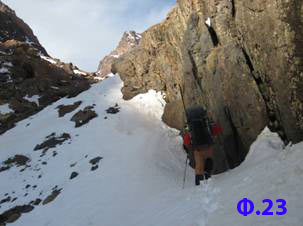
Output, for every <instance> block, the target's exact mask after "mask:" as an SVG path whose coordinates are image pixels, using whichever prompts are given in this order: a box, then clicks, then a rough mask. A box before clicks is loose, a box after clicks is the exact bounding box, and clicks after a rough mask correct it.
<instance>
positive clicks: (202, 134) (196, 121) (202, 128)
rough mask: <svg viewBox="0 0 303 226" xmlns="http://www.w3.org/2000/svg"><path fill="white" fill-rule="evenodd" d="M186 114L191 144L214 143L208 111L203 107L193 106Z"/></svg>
mask: <svg viewBox="0 0 303 226" xmlns="http://www.w3.org/2000/svg"><path fill="white" fill-rule="evenodd" d="M186 114H187V121H188V126H189V131H190V135H191V144H192V145H193V146H204V145H206V146H207V145H211V144H213V143H214V142H213V139H212V136H211V128H210V120H209V118H208V116H207V111H206V110H205V109H204V108H203V107H192V108H189V109H188V110H187V112H186Z"/></svg>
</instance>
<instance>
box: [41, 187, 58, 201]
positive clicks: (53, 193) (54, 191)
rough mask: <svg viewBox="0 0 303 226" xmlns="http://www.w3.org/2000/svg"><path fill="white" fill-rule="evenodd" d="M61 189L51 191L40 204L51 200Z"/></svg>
mask: <svg viewBox="0 0 303 226" xmlns="http://www.w3.org/2000/svg"><path fill="white" fill-rule="evenodd" d="M61 190H62V189H54V190H53V191H52V193H51V194H50V195H49V196H47V197H46V199H44V201H43V202H42V205H46V204H48V203H50V202H53V201H54V200H55V199H56V198H57V197H58V195H60V193H61Z"/></svg>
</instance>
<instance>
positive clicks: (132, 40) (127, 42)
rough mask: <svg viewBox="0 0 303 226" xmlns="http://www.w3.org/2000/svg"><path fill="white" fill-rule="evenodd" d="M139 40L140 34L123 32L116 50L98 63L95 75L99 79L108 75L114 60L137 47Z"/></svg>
mask: <svg viewBox="0 0 303 226" xmlns="http://www.w3.org/2000/svg"><path fill="white" fill-rule="evenodd" d="M141 38H142V37H141V34H139V33H137V32H135V31H129V32H124V34H123V36H122V39H121V40H120V42H119V44H118V46H117V48H116V49H114V50H113V51H112V52H111V53H110V54H109V55H107V56H105V57H104V58H103V59H102V60H101V61H100V64H99V67H98V71H97V75H98V76H100V77H105V76H106V75H108V74H110V73H111V68H112V64H113V62H114V60H115V59H117V58H119V57H120V56H122V55H123V54H125V53H127V52H129V51H130V50H132V49H134V48H135V47H137V46H138V45H139V43H140V40H141Z"/></svg>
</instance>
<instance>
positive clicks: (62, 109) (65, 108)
mask: <svg viewBox="0 0 303 226" xmlns="http://www.w3.org/2000/svg"><path fill="white" fill-rule="evenodd" d="M81 103H82V101H77V102H75V103H73V104H71V105H59V106H58V107H57V109H58V113H59V117H60V118H61V117H63V116H64V115H66V114H68V113H70V112H72V111H74V110H76V109H77V108H78V107H79V106H80V105H81Z"/></svg>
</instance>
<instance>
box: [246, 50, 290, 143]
mask: <svg viewBox="0 0 303 226" xmlns="http://www.w3.org/2000/svg"><path fill="white" fill-rule="evenodd" d="M242 51H243V54H244V57H245V60H246V64H247V65H248V67H249V70H250V72H251V74H252V76H253V78H254V80H255V82H256V84H257V86H258V89H259V92H260V93H261V96H262V98H263V100H264V103H265V106H266V112H267V117H268V119H269V125H268V127H269V129H270V130H271V131H273V132H277V133H278V134H279V136H280V137H281V139H282V140H283V142H284V143H285V144H288V143H289V140H288V138H287V136H286V133H285V129H284V128H283V126H282V123H281V115H280V111H279V109H278V107H277V106H275V105H274V106H273V107H270V106H271V105H272V104H271V99H270V96H269V91H268V88H267V84H266V83H264V82H263V80H262V78H261V76H258V75H257V74H258V73H257V72H256V71H255V69H254V66H253V63H252V61H251V59H250V57H249V55H248V53H247V52H246V50H245V49H244V48H242ZM273 108H274V109H273Z"/></svg>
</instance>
